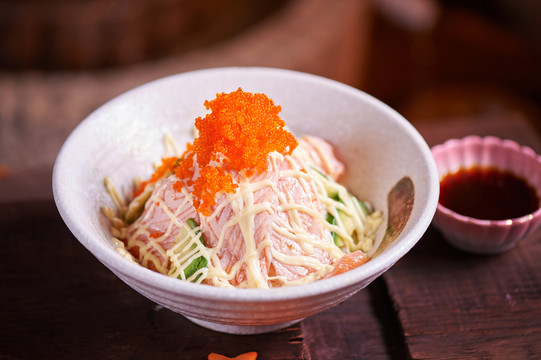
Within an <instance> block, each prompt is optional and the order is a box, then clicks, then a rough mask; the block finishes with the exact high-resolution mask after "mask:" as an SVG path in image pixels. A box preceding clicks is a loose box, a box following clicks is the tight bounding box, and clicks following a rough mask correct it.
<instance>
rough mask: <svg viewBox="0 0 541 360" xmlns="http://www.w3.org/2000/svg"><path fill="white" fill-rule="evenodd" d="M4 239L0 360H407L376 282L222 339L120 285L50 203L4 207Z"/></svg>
mask: <svg viewBox="0 0 541 360" xmlns="http://www.w3.org/2000/svg"><path fill="white" fill-rule="evenodd" d="M6 183H7V182H5V183H4V184H6ZM0 233H1V234H2V237H1V240H0V241H1V246H0V258H1V259H3V261H2V262H0V289H2V290H1V292H0V323H1V324H2V326H0V359H4V358H6V359H36V358H40V359H51V358H54V359H74V358H77V359H95V358H101V359H135V358H137V359H147V358H154V359H171V358H177V359H205V358H206V357H207V355H208V354H209V353H210V352H217V353H221V354H224V355H228V356H234V355H238V354H240V353H243V352H247V351H257V352H258V354H259V357H258V359H334V358H344V359H356V358H371V359H397V358H405V357H404V356H403V355H404V354H405V348H404V346H403V342H402V336H401V332H400V326H399V324H398V322H397V320H396V318H395V317H394V312H393V310H392V306H391V302H390V299H389V298H388V296H387V293H386V289H385V285H384V283H383V282H382V281H381V280H377V281H376V282H375V283H373V284H372V285H370V286H369V287H368V288H367V289H365V290H363V291H361V292H359V293H358V294H356V295H355V296H353V297H352V298H350V299H349V300H347V301H346V302H344V303H343V304H341V305H340V306H338V307H335V308H333V309H329V310H327V311H325V312H323V313H321V314H318V315H316V316H313V317H310V318H308V319H306V320H304V321H303V322H301V323H299V324H297V325H294V326H291V327H289V328H287V329H285V330H281V331H277V332H274V333H270V334H263V335H254V336H239V335H228V334H221V333H217V332H214V331H210V330H207V329H204V328H201V327H199V326H197V325H195V324H193V323H191V322H190V321H189V320H187V319H185V318H184V317H182V316H181V315H178V314H175V313H173V312H171V311H169V310H167V309H164V308H162V307H160V306H158V305H157V304H155V303H153V302H152V301H150V300H148V299H146V298H145V297H143V296H142V295H140V294H138V293H137V292H136V291H135V290H133V289H131V288H130V287H128V286H127V285H126V284H124V283H123V282H122V281H121V280H119V279H118V278H117V277H116V276H115V275H114V274H113V273H112V272H110V271H109V270H108V269H107V268H105V267H104V266H103V265H102V264H100V263H99V261H97V260H96V259H95V258H94V257H93V256H92V255H91V254H90V253H89V252H88V251H87V250H86V249H84V248H83V246H82V245H80V244H79V242H78V241H77V240H76V239H75V238H74V237H73V235H71V233H70V232H69V230H68V229H67V227H66V226H65V225H64V223H63V222H62V220H61V218H60V216H59V215H58V212H57V211H56V208H55V205H54V203H53V201H52V200H51V199H45V200H35V201H18V202H3V203H2V202H0Z"/></svg>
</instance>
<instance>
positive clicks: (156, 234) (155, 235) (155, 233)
mask: <svg viewBox="0 0 541 360" xmlns="http://www.w3.org/2000/svg"><path fill="white" fill-rule="evenodd" d="M163 234H165V232H163V231H159V230H150V233H149V236H150V237H151V238H152V239H157V238H159V237H160V236H162V235H163Z"/></svg>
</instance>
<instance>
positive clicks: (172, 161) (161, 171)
mask: <svg viewBox="0 0 541 360" xmlns="http://www.w3.org/2000/svg"><path fill="white" fill-rule="evenodd" d="M177 161H178V158H177V157H169V158H164V159H162V164H161V165H160V167H159V168H157V169H156V171H155V172H154V174H152V176H151V178H150V179H149V180H146V181H143V182H142V183H141V184H139V186H138V187H137V189H135V191H134V192H133V196H134V197H136V196H138V195H139V194H141V193H142V192H143V191H144V190H145V187H146V186H147V185H148V184H152V183H155V182H156V181H158V180H160V179H161V178H162V177H164V176H165V175H166V173H167V172H169V171H173V168H174V167H175V165H176V163H177Z"/></svg>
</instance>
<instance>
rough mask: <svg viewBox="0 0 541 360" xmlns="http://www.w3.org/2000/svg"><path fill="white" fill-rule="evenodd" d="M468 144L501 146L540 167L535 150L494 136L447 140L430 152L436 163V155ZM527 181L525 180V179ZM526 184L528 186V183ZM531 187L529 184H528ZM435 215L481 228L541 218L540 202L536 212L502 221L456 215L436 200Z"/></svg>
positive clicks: (540, 158) (521, 222)
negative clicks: (533, 161)
mask: <svg viewBox="0 0 541 360" xmlns="http://www.w3.org/2000/svg"><path fill="white" fill-rule="evenodd" d="M468 144H477V145H485V144H496V145H498V146H501V147H502V148H504V149H505V150H506V151H511V152H515V153H520V154H521V155H523V156H526V157H530V158H532V159H534V160H535V161H537V162H538V163H539V164H540V165H541V156H540V155H538V154H537V153H536V152H535V150H533V149H532V148H531V147H529V146H525V145H520V144H519V143H518V142H516V141H515V140H511V139H503V138H500V137H497V136H494V135H486V136H479V135H467V136H464V137H462V138H452V139H448V140H446V141H445V142H443V143H441V144H438V145H434V146H433V147H432V148H431V149H430V150H431V152H432V154H433V156H434V159H435V161H436V163H437V162H438V161H437V159H436V155H438V154H443V153H446V152H448V151H452V150H451V149H450V148H456V147H464V146H466V145H468ZM449 173H450V172H449V171H447V172H445V173H443V174H440V173H439V172H438V177H439V179H440V181H441V178H442V177H443V176H445V175H447V174H449ZM526 180H527V179H526ZM528 184H530V183H529V182H528ZM530 185H531V184H530ZM436 213H443V214H445V215H447V216H449V217H452V218H454V219H456V220H457V221H460V222H465V223H470V224H473V225H477V226H483V227H510V226H513V225H518V224H524V223H527V222H529V221H531V220H533V219H534V218H538V217H541V202H540V203H539V206H538V207H537V210H536V211H534V212H532V213H529V214H526V215H523V216H519V217H515V218H510V219H504V220H489V219H477V218H474V217H471V216H467V215H462V214H459V213H457V212H456V211H454V210H451V209H449V208H448V207H446V206H444V205H442V204H441V202H440V201H439V200H438V206H437V210H436Z"/></svg>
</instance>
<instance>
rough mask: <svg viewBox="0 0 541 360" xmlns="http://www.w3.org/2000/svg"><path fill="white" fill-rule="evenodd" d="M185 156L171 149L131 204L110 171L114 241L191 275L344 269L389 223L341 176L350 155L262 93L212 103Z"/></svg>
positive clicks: (136, 256)
mask: <svg viewBox="0 0 541 360" xmlns="http://www.w3.org/2000/svg"><path fill="white" fill-rule="evenodd" d="M204 105H205V107H206V108H207V109H208V110H210V113H208V114H207V115H206V116H205V117H199V118H197V119H195V130H196V131H195V137H194V140H193V142H192V143H188V144H187V145H186V149H185V151H184V153H183V154H180V155H178V156H170V157H165V158H163V159H162V161H161V165H160V166H158V167H157V168H156V170H155V172H154V174H153V175H152V176H151V177H150V178H149V179H147V180H145V181H140V182H138V183H137V184H136V185H135V187H134V192H133V196H132V198H131V200H130V201H129V202H126V201H125V200H124V199H123V198H122V196H121V195H120V194H119V192H118V191H117V190H116V189H115V187H114V186H113V184H112V182H111V181H110V180H109V179H108V178H107V179H105V185H106V188H107V190H108V191H109V193H110V194H111V197H112V199H113V202H114V204H115V206H116V208H117V209H116V212H115V211H114V210H113V209H111V208H108V207H104V208H103V212H104V214H105V215H106V216H107V217H108V218H109V219H110V220H111V225H112V226H111V232H112V235H113V241H114V242H115V244H116V246H117V251H118V252H119V253H120V254H121V255H122V256H124V257H126V258H127V259H129V260H130V261H134V262H137V263H139V264H141V265H142V266H145V267H147V268H149V269H151V270H154V271H158V272H160V273H163V274H165V275H168V276H172V277H175V278H179V279H182V280H188V281H193V282H196V283H203V284H208V285H214V286H222V287H239V288H269V287H279V286H289V285H296V284H302V283H307V282H311V281H315V280H318V279H322V278H326V277H330V276H334V275H338V274H340V273H342V272H345V271H349V270H351V269H353V268H356V267H358V266H361V265H362V264H364V263H365V262H367V261H368V260H369V257H368V256H367V255H366V253H367V252H368V251H369V250H370V249H371V248H372V246H373V244H374V240H375V233H376V230H377V228H378V227H379V225H380V224H381V222H382V214H381V212H380V211H378V210H376V211H374V210H372V208H371V206H370V204H369V203H368V202H366V201H360V200H358V199H357V198H356V197H355V196H353V195H352V194H351V193H349V191H348V190H347V189H346V188H345V187H344V186H342V185H340V184H339V183H338V182H337V180H338V178H339V177H340V175H341V174H342V173H343V172H344V170H345V169H344V165H343V164H342V163H341V162H340V161H339V160H338V159H337V157H336V156H335V153H334V149H333V147H332V146H331V145H330V144H329V143H327V142H326V141H325V140H323V139H321V138H318V137H314V136H302V137H299V138H298V139H296V138H295V137H294V136H293V134H292V133H291V132H289V131H288V130H287V129H286V128H285V126H286V123H285V121H284V120H283V119H281V118H280V116H279V115H278V114H279V113H280V111H281V108H280V106H278V105H275V104H274V102H273V101H272V100H271V99H269V98H268V97H267V96H266V95H264V94H252V93H249V92H245V91H243V90H242V89H240V88H239V89H238V90H237V91H233V92H231V93H222V94H218V95H217V96H216V98H215V99H214V100H211V101H205V103H204Z"/></svg>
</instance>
